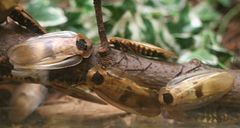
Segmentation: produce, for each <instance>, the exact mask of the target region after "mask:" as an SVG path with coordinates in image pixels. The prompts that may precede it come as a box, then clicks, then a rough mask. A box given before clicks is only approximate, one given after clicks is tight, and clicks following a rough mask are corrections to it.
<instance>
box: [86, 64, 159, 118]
mask: <svg viewBox="0 0 240 128" xmlns="http://www.w3.org/2000/svg"><path fill="white" fill-rule="evenodd" d="M87 78H88V79H87V85H88V86H89V87H90V88H91V89H92V90H93V91H94V92H95V93H96V94H97V95H98V96H100V97H101V98H103V99H104V100H105V101H107V102H108V103H110V104H112V105H113V106H116V107H118V108H120V109H122V110H124V111H127V112H131V113H136V114H141V115H145V116H156V115H158V114H159V113H160V104H159V102H158V98H157V94H156V92H153V91H152V90H150V89H147V88H144V87H141V86H139V85H138V84H136V83H135V82H134V81H132V80H130V79H128V78H125V77H121V76H119V74H116V72H115V71H112V70H108V69H103V68H100V67H97V66H96V67H93V68H92V69H90V70H89V71H88V75H87Z"/></svg>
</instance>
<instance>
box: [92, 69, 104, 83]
mask: <svg viewBox="0 0 240 128" xmlns="http://www.w3.org/2000/svg"><path fill="white" fill-rule="evenodd" d="M92 82H94V83H95V84H96V85H101V84H102V83H103V82H104V77H103V76H102V75H101V74H100V73H99V72H98V71H97V72H96V73H95V74H94V75H93V77H92Z"/></svg>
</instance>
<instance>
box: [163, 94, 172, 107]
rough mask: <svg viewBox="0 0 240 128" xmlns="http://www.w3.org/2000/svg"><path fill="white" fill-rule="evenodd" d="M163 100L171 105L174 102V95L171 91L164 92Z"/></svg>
mask: <svg viewBox="0 0 240 128" xmlns="http://www.w3.org/2000/svg"><path fill="white" fill-rule="evenodd" d="M163 101H164V103H165V104H167V105H169V104H171V103H172V102H173V96H172V94H170V93H165V94H163Z"/></svg>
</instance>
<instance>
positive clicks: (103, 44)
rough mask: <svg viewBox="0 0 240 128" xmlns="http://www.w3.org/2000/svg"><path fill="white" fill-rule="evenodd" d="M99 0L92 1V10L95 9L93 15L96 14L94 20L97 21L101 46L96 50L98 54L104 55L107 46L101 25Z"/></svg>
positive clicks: (107, 49) (107, 50)
mask: <svg viewBox="0 0 240 128" xmlns="http://www.w3.org/2000/svg"><path fill="white" fill-rule="evenodd" d="M101 5H102V4H101V0H94V8H95V13H96V20H97V26H98V33H99V38H100V41H101V45H100V47H99V49H98V52H99V53H100V54H101V55H106V54H107V53H108V52H109V50H110V49H109V48H108V46H109V44H108V40H107V36H106V32H105V28H104V24H103V18H102V8H101Z"/></svg>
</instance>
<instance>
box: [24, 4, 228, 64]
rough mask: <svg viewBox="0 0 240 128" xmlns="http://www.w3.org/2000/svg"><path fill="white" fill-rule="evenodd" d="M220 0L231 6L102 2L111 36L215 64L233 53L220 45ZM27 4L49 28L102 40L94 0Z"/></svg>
mask: <svg viewBox="0 0 240 128" xmlns="http://www.w3.org/2000/svg"><path fill="white" fill-rule="evenodd" d="M217 3H220V4H222V6H230V2H229V0H204V1H201V2H200V3H199V4H197V5H196V6H193V5H191V4H190V3H189V1H186V0H119V2H114V3H111V2H104V3H103V12H104V21H105V27H106V30H107V34H108V36H120V37H125V38H128V39H133V40H137V41H143V42H148V43H152V44H154V45H157V46H160V47H163V48H166V49H169V50H172V51H174V52H176V53H177V54H178V55H179V59H178V62H179V63H184V62H188V61H190V60H191V59H193V58H197V59H200V60H201V61H202V62H203V63H206V64H209V65H213V66H221V67H222V66H223V65H226V64H227V63H229V62H230V60H231V57H232V55H231V54H229V51H227V50H225V49H224V48H222V47H221V46H220V42H221V35H220V34H218V33H217V32H216V28H217V27H218V25H219V24H221V22H222V21H221V17H222V15H221V14H220V13H219V12H218V11H216V9H215V5H216V4H217ZM26 8H27V10H28V12H29V13H30V14H32V15H33V17H35V18H36V19H37V20H38V21H40V23H41V24H42V25H43V26H45V27H47V29H48V30H49V31H58V30H72V31H75V32H81V33H83V34H85V35H86V36H87V37H89V38H91V39H92V40H94V41H95V42H98V32H97V25H96V21H95V12H94V8H93V1H92V0H31V1H30V2H29V3H28V4H27V5H26Z"/></svg>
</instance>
